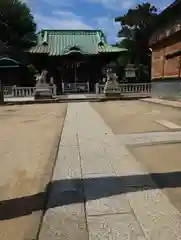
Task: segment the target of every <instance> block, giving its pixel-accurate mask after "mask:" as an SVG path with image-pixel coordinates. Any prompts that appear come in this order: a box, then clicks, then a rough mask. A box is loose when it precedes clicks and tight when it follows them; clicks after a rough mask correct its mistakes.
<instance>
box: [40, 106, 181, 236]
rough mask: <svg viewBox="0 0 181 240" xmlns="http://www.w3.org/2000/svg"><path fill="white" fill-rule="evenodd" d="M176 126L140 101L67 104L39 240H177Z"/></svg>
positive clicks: (162, 110) (170, 116)
mask: <svg viewBox="0 0 181 240" xmlns="http://www.w3.org/2000/svg"><path fill="white" fill-rule="evenodd" d="M179 119H181V112H180V110H178V109H172V108H168V107H163V106H159V105H153V104H148V103H143V102H139V101H130V102H106V103H92V104H90V103H71V104H69V105H68V111H67V116H66V120H65V125H64V129H63V133H62V139H61V142H60V148H59V154H58V158H57V162H56V166H55V171H54V174H53V179H52V185H51V193H50V196H49V201H48V205H47V211H46V213H45V215H44V218H43V222H42V226H41V231H40V234H39V239H40V240H48V239H52V240H54V239H75V240H78V239H80V240H85V239H91V240H97V239H115V240H116V239H123V240H124V239H135V240H136V239H139V240H140V239H159V240H167V239H168V240H170V239H181V213H180V202H179V201H180V196H181V195H180V192H181V191H180V184H181V182H180V170H181V164H180V163H179V155H180V151H181V150H180V140H181V127H180V125H179V123H180V122H179ZM169 153H170V156H169Z"/></svg>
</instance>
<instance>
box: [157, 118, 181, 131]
mask: <svg viewBox="0 0 181 240" xmlns="http://www.w3.org/2000/svg"><path fill="white" fill-rule="evenodd" d="M156 122H157V123H159V124H161V125H163V126H165V127H167V128H169V129H172V130H177V129H181V126H179V125H177V124H175V123H173V122H170V121H167V120H157V121H156Z"/></svg>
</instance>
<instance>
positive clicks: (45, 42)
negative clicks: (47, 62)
mask: <svg viewBox="0 0 181 240" xmlns="http://www.w3.org/2000/svg"><path fill="white" fill-rule="evenodd" d="M122 51H126V49H121V48H118V47H112V46H109V45H108V44H107V42H106V38H105V36H104V34H103V32H102V31H101V30H42V31H41V32H39V33H38V38H37V45H36V46H34V47H32V48H31V49H30V50H29V52H30V53H42V54H48V55H50V56H60V55H68V54H71V53H74V52H80V53H81V54H88V55H90V54H99V53H103V52H122Z"/></svg>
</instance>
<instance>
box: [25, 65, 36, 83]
mask: <svg viewBox="0 0 181 240" xmlns="http://www.w3.org/2000/svg"><path fill="white" fill-rule="evenodd" d="M36 72H37V70H36V68H35V66H34V65H32V64H29V65H27V70H26V81H25V83H26V85H30V86H31V85H32V86H34V85H35V82H36V80H35V74H36Z"/></svg>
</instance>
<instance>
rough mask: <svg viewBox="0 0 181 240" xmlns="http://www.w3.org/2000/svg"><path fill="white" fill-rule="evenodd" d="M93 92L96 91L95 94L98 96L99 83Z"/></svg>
mask: <svg viewBox="0 0 181 240" xmlns="http://www.w3.org/2000/svg"><path fill="white" fill-rule="evenodd" d="M95 91H96V94H99V83H96V84H95Z"/></svg>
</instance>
